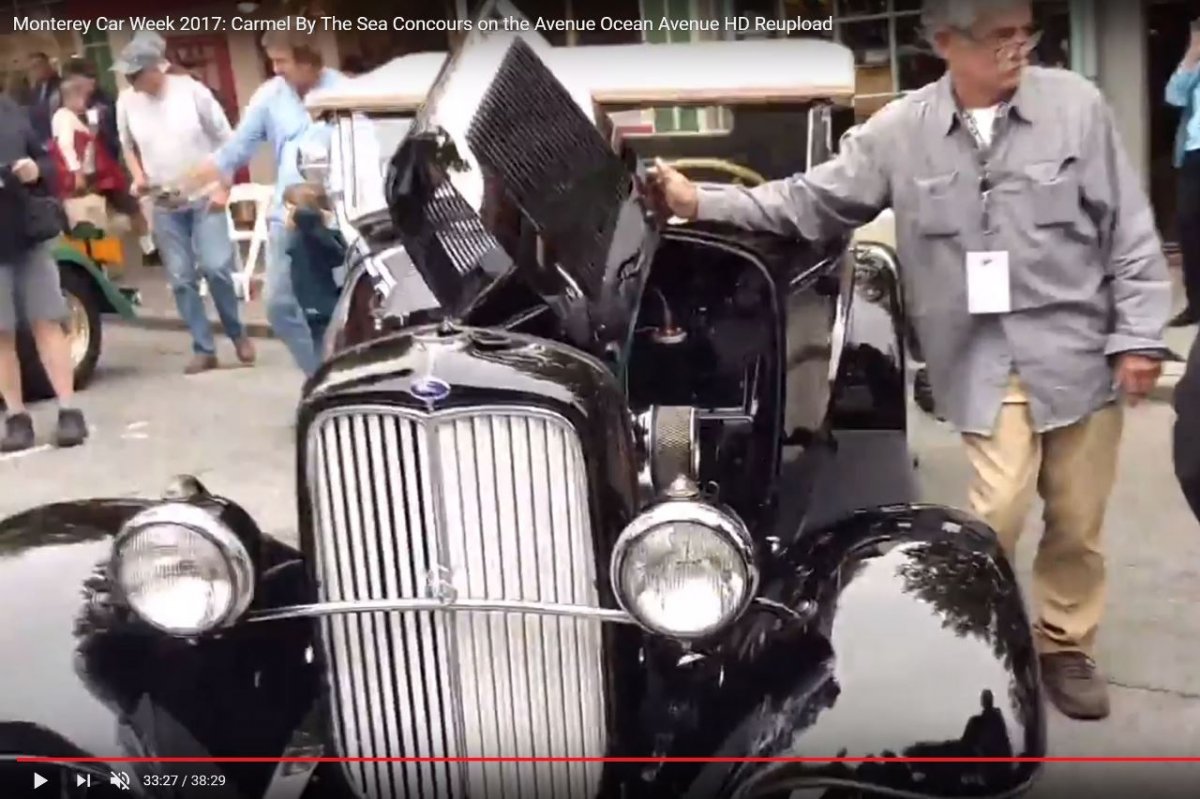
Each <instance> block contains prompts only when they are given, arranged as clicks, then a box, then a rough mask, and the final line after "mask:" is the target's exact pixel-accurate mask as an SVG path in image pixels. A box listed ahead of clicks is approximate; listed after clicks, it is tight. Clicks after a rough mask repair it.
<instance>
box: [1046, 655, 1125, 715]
mask: <svg viewBox="0 0 1200 799" xmlns="http://www.w3.org/2000/svg"><path fill="white" fill-rule="evenodd" d="M1041 664H1042V685H1044V686H1045V687H1046V695H1047V696H1048V697H1049V698H1050V701H1051V702H1053V703H1054V706H1055V707H1057V708H1058V709H1059V710H1061V711H1062V713H1063V715H1065V716H1068V717H1070V718H1073V719H1102V718H1106V717H1107V716H1108V713H1109V707H1108V684H1107V683H1105V681H1104V677H1103V676H1102V675H1101V674H1100V672H1099V671H1098V670H1097V669H1096V661H1094V660H1092V659H1091V658H1090V657H1088V656H1087V655H1085V654H1084V653H1082V652H1051V653H1049V654H1045V655H1042V656H1041Z"/></svg>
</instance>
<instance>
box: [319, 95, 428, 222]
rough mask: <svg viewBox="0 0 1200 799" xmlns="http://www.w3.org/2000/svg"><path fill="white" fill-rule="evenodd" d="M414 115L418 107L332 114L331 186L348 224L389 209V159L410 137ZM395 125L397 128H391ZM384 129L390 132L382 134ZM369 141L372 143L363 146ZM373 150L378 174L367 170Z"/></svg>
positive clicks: (346, 111) (345, 111)
mask: <svg viewBox="0 0 1200 799" xmlns="http://www.w3.org/2000/svg"><path fill="white" fill-rule="evenodd" d="M415 117H416V111H415V109H414V110H412V111H387V112H374V111H359V110H349V109H347V110H344V111H339V112H337V113H336V114H334V115H333V117H332V119H331V120H330V124H331V125H332V127H333V136H332V140H331V143H330V153H329V166H330V179H329V189H330V190H331V192H332V194H333V195H334V196H335V197H336V200H337V202H336V204H337V206H338V208H339V212H340V215H342V216H343V217H344V218H345V221H346V222H347V223H348V224H350V225H352V226H353V225H355V223H356V222H358V221H359V220H362V219H364V218H366V217H368V216H374V215H378V214H380V213H384V214H386V213H387V210H388V207H387V198H386V195H385V192H384V188H383V187H384V181H385V178H386V175H387V168H388V163H389V162H390V161H391V159H392V157H393V156H394V155H395V153H396V150H397V149H399V147H400V145H401V144H402V143H403V142H404V140H405V139H406V138H407V137H408V132H409V130H410V129H411V128H412V126H413V124H414V121H415ZM380 123H383V125H381V124H380ZM393 126H394V128H395V129H394V131H393V130H390V129H391V128H392V127H393ZM381 130H388V131H389V132H388V133H387V134H386V135H380V132H381ZM367 137H370V138H367ZM368 142H369V146H364V145H368ZM364 149H365V150H367V152H365V153H364V152H363V150H364ZM372 153H373V154H374V155H376V156H377V159H378V168H379V172H378V175H375V174H373V173H369V172H365V171H364V170H365V169H367V164H366V163H365V162H364V159H369V158H370V156H371V154H372ZM368 175H370V177H369V178H368Z"/></svg>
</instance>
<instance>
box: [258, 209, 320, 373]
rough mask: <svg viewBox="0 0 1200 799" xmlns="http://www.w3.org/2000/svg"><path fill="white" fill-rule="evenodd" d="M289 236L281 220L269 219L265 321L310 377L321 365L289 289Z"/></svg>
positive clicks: (297, 304) (290, 264)
mask: <svg viewBox="0 0 1200 799" xmlns="http://www.w3.org/2000/svg"><path fill="white" fill-rule="evenodd" d="M292 235H293V234H292V231H290V230H288V229H287V227H285V226H284V225H283V223H282V222H276V221H275V220H271V222H270V238H269V239H268V241H267V286H266V290H265V292H264V293H265V295H266V300H267V321H268V322H270V323H271V330H272V332H274V333H275V337H276V338H278V339H279V340H280V341H282V342H283V344H284V346H286V347H287V348H288V352H290V353H291V354H292V360H294V361H295V362H296V365H297V366H299V367H300V370H301V371H303V372H304V374H305V376H306V377H311V376H312V374H313V372H315V371H317V367H318V366H320V365H321V356H320V351H321V349H320V344H319V343H318V342H317V341H316V340H315V339H314V337H313V331H312V330H311V329H310V328H309V326H308V317H306V316H305V315H304V309H303V308H301V307H300V302H299V301H298V300H297V299H296V291H295V289H294V288H292V257H291V255H289V254H288V247H289V246H290V245H291V243H292Z"/></svg>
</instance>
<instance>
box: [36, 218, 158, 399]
mask: <svg viewBox="0 0 1200 799" xmlns="http://www.w3.org/2000/svg"><path fill="white" fill-rule="evenodd" d="M98 240H99V239H97V241H98ZM92 252H93V241H92V240H90V239H89V238H87V237H85V236H81V235H76V236H74V237H70V238H69V237H67V236H63V237H62V238H61V240H60V241H59V242H58V243H57V245H56V246H55V249H54V257H55V260H57V261H58V269H59V274H60V275H61V279H62V288H63V293H64V294H66V297H67V306H68V307H69V308H70V312H71V314H70V317H69V319H68V321H67V324H66V327H67V333H68V335H69V336H70V339H71V360H72V362H73V363H74V364H75V388H76V389H83V388H85V387H86V386H87V385H88V383H90V382H91V379H92V375H93V373H94V372H95V370H96V363H97V361H99V360H100V349H101V344H102V342H103V321H102V320H103V318H104V316H106V315H114V314H115V315H117V316H120V317H122V318H125V319H133V318H134V317H135V316H136V312H135V310H134V306H135V305H136V304H137V302H138V298H137V294H136V292H134V291H130V290H127V289H121V288H119V287H118V286H117V285H116V284H114V283H113V281H112V280H111V279H110V278H109V276H108V274H107V272H106V270H105V265H104V262H103V261H102V260H100V259H99V258H94V257H92V255H91V254H90V253H92ZM17 352H18V354H19V356H20V359H21V384H22V386H23V387H24V389H25V398H26V400H30V401H32V400H39V399H47V398H49V397H52V396H54V390H53V389H52V388H51V386H50V380H49V379H48V378H47V377H46V372H45V370H44V369H42V364H41V361H40V360H39V358H38V355H37V347H36V345H35V344H34V341H33V336H32V335H30V333H29V331H28V330H21V331H19V332H18V335H17Z"/></svg>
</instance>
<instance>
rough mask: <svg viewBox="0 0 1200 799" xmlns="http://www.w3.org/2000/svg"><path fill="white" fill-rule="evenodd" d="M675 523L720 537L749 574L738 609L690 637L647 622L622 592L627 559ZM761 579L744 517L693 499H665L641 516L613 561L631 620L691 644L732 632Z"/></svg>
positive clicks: (620, 598) (621, 602) (615, 584)
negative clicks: (649, 538)
mask: <svg viewBox="0 0 1200 799" xmlns="http://www.w3.org/2000/svg"><path fill="white" fill-rule="evenodd" d="M673 522H691V523H694V524H698V525H701V526H703V527H706V528H708V529H709V530H712V531H714V532H715V533H717V534H718V535H720V536H721V537H722V539H724V541H725V542H726V543H728V544H729V545H730V546H732V547H733V549H734V551H735V552H736V553H737V554H738V556H739V557H740V558H741V560H742V564H743V567H744V568H745V571H746V590H745V592H744V594H743V596H742V598H741V601H739V602H738V604H737V606H736V607H735V608H734V610H733V611H731V612H730V613H729V614H728V615H727V616H726V617H725V618H724V619H722V620H720V621H719V622H717V623H716V624H713V625H710V626H709V627H707V628H705V629H703V630H701V631H699V632H696V633H691V634H687V635H680V634H679V633H678V632H675V631H672V630H666V629H661V628H659V627H658V626H656V625H654V624H652V623H650V622H649V621H648V620H647V619H644V618H643V617H642V616H641V615H640V614H639V613H638V612H637V610H636V609H634V608H633V607H632V606H631V605H632V603H630V602H627V601H626V596H625V594H626V592H625V591H624V590H622V587H621V583H620V580H621V572H622V571H623V567H624V564H625V560H626V558H627V557H628V556H629V552H630V551H631V549H632V547H633V546H634V544H636V543H637V542H638V541H640V540H641V539H643V538H645V537H646V536H647V535H649V534H650V533H651V532H653V531H654V530H656V529H658V528H659V527H662V526H663V525H664V524H669V523H673ZM760 578H761V573H760V570H759V567H758V561H757V559H756V558H755V552H754V539H753V537H752V536H751V535H750V530H749V529H748V528H747V527H746V525H745V523H744V522H743V521H742V520H741V518H740V517H739V516H738V515H737V514H736V513H734V512H733V511H732V510H730V509H728V508H725V507H723V506H720V505H716V504H713V503H711V502H705V501H703V500H699V499H695V498H691V497H689V498H669V499H664V500H661V501H659V502H658V503H656V504H654V505H652V506H651V507H649V508H647V509H646V510H644V511H642V512H641V513H639V514H638V515H637V516H636V517H635V518H634V519H633V521H631V522H630V523H629V524H627V525H626V526H625V528H624V529H623V530H622V531H621V534H620V535H619V536H618V537H617V542H616V544H615V545H614V546H613V553H612V557H611V559H610V562H609V583H610V586H611V588H612V592H613V596H614V597H616V600H617V604H618V606H620V608H621V610H623V611H625V612H626V613H628V614H629V617H630V618H631V619H633V620H634V621H635V622H636V623H637V624H638V626H639V627H641V628H642V629H644V630H646V631H647V632H650V633H653V634H655V635H661V636H664V637H666V638H672V639H675V640H679V641H688V642H692V641H701V640H704V639H706V638H711V637H712V636H713V635H716V634H718V633H720V632H722V631H723V630H726V629H728V628H729V626H730V625H732V624H733V623H734V622H736V621H737V620H738V619H740V618H741V617H742V616H743V615H744V614H745V613H746V610H747V609H748V608H749V607H750V605H752V604H753V603H754V598H755V597H756V596H757V595H758V586H759V580H760Z"/></svg>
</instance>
